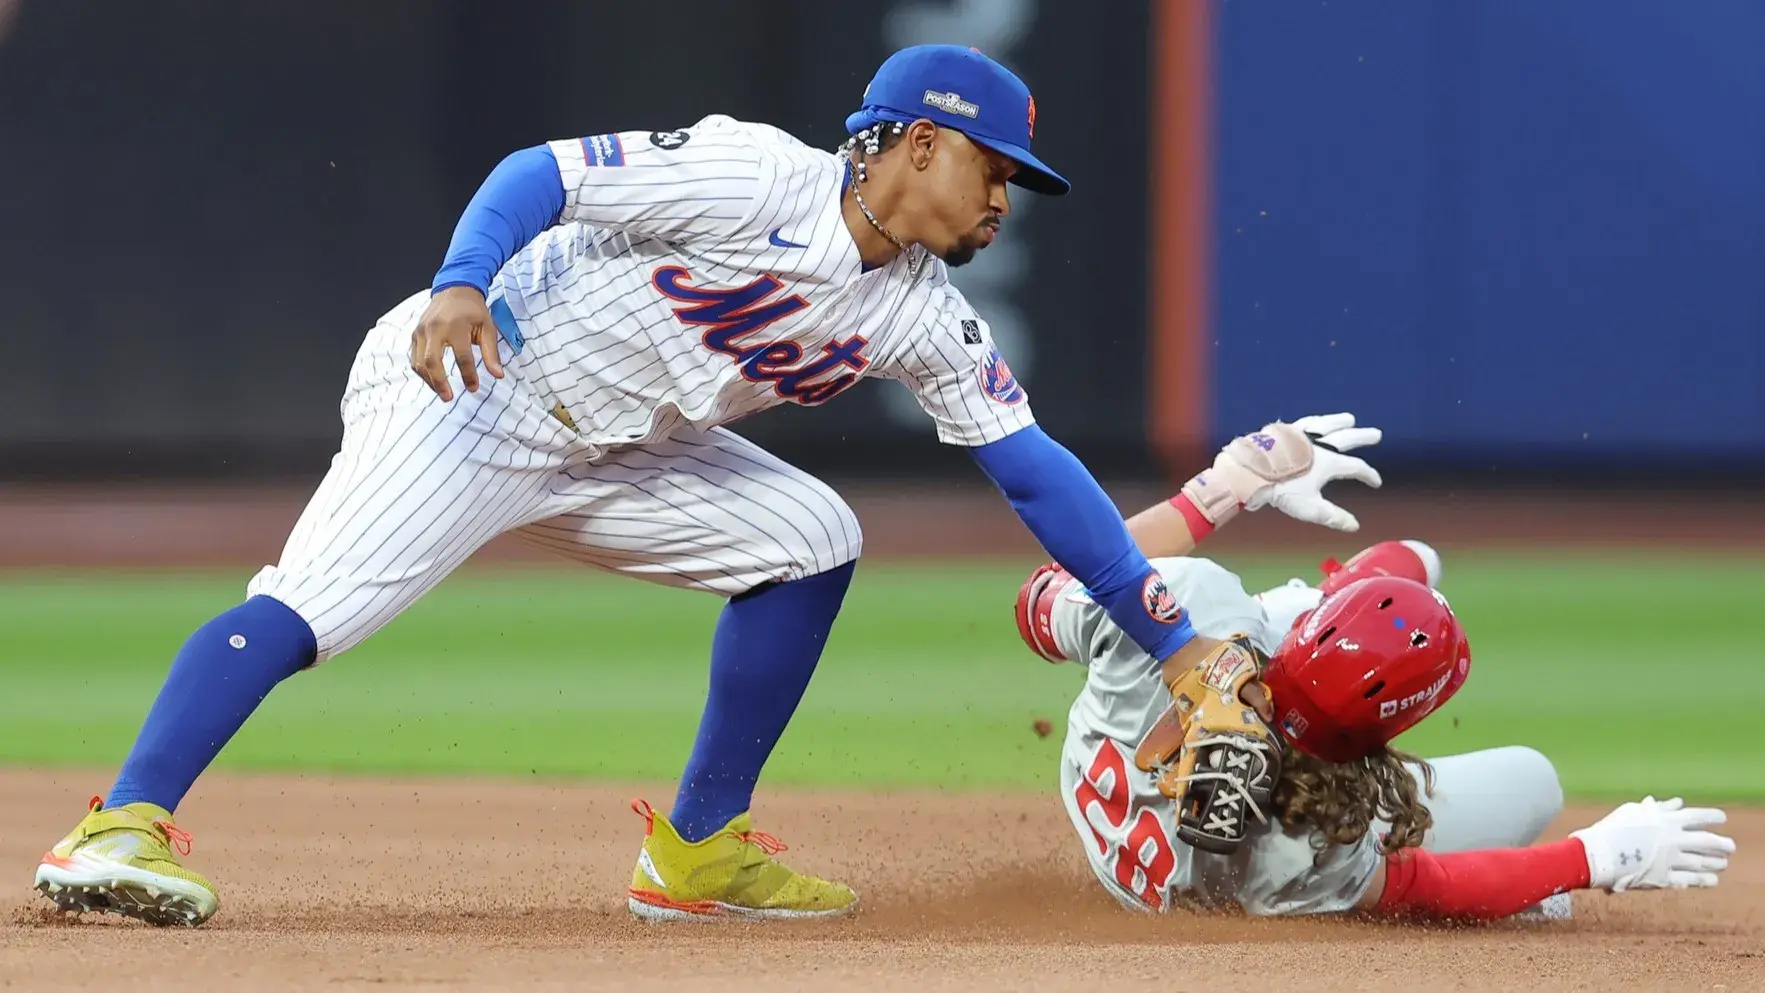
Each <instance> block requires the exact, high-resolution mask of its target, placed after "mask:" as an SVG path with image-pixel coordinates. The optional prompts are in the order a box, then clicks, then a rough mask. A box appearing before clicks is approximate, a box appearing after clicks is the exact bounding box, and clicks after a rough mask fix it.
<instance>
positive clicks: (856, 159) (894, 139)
mask: <svg viewBox="0 0 1765 993" xmlns="http://www.w3.org/2000/svg"><path fill="white" fill-rule="evenodd" d="M906 133H907V125H905V124H902V123H901V122H900V121H892V122H889V123H887V124H883V123H881V122H879V123H876V124H872V125H871V126H870V127H867V128H865V129H864V130H862V131H860V132H858V133H857V134H855V135H853V136H852V137H850V138H847V139H846V143H845V144H843V145H841V146H840V151H839V154H840V155H842V156H844V157H846V158H849V159H851V160H852V171H853V172H854V173H855V174H856V176H857V179H858V182H860V183H862V182H864V181H865V180H866V179H868V178H870V177H868V176H866V175H865V174H864V173H865V170H864V162H865V160H866V159H868V158H870V157H871V156H873V155H881V154H882V153H884V152H886V151H888V150H889V149H891V148H893V147H895V145H896V144H897V143H899V142H900V140H901V136H902V135H905V134H906Z"/></svg>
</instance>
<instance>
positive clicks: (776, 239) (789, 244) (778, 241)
mask: <svg viewBox="0 0 1765 993" xmlns="http://www.w3.org/2000/svg"><path fill="white" fill-rule="evenodd" d="M783 230H784V225H782V224H780V225H779V226H778V227H775V228H773V229H772V234H770V235H768V236H767V238H766V240H767V241H770V242H772V244H774V245H776V246H777V247H779V248H808V247H809V246H808V245H799V244H797V243H796V242H794V241H785V240H784V238H783V237H782V236H781V235H780V234H779V232H780V231H783Z"/></svg>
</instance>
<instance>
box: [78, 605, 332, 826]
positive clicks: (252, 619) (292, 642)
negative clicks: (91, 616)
mask: <svg viewBox="0 0 1765 993" xmlns="http://www.w3.org/2000/svg"><path fill="white" fill-rule="evenodd" d="M317 652H318V643H317V642H316V641H315V640H314V638H313V631H312V628H311V627H308V626H307V623H306V621H304V620H302V619H301V617H300V615H299V614H296V613H295V612H294V611H293V610H291V609H289V608H288V607H287V606H286V605H284V604H283V603H282V602H281V601H279V600H273V599H271V598H270V597H267V596H256V597H252V598H251V599H249V600H247V601H245V602H244V603H242V604H240V605H239V606H237V607H234V608H233V609H232V610H229V611H227V612H226V613H224V614H221V615H220V616H219V617H216V618H215V619H214V620H212V621H209V622H208V623H207V624H204V625H203V626H202V627H200V628H198V629H197V630H196V633H195V634H193V635H191V636H190V640H189V641H186V642H184V647H183V648H181V649H179V650H178V657H177V658H175V659H173V660H172V669H171V672H170V673H168V674H167V675H166V677H165V685H164V686H163V687H161V688H160V691H159V697H158V699H156V700H154V701H153V709H152V710H149V711H148V712H147V722H146V723H145V724H143V725H142V726H141V733H140V735H139V736H137V737H136V738H135V747H134V748H133V749H131V750H130V751H129V757H128V759H126V760H125V761H124V762H123V768H122V772H121V773H119V774H118V775H117V778H116V785H115V786H112V787H111V788H110V796H109V797H107V798H106V799H105V801H104V805H105V806H106V807H119V806H121V805H123V804H125V803H139V802H146V803H153V804H158V805H159V806H161V807H164V808H165V809H167V810H176V809H177V807H178V803H179V802H180V801H182V800H183V799H184V794H185V793H188V792H190V787H191V785H192V784H193V783H195V782H196V777H197V776H200V775H202V770H204V769H206V768H208V764H209V763H210V762H212V761H214V757H215V756H216V755H219V754H220V753H221V749H222V748H223V747H225V746H226V744H227V742H228V741H229V740H230V739H231V738H232V737H233V735H234V734H236V733H238V731H239V728H240V727H241V726H243V725H244V724H245V719H246V718H247V717H250V716H251V712H252V711H254V710H256V709H257V705H258V704H260V703H262V702H263V699H264V697H266V696H268V695H269V692H270V690H272V689H274V688H275V686H276V684H277V683H279V682H281V681H282V680H284V679H287V678H288V677H289V676H292V675H294V674H295V673H296V672H299V671H300V670H301V668H302V667H304V666H307V665H310V664H311V663H312V661H313V658H314V657H315V656H316V654H317Z"/></svg>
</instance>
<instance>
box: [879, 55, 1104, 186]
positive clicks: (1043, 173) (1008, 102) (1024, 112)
mask: <svg viewBox="0 0 1765 993" xmlns="http://www.w3.org/2000/svg"><path fill="white" fill-rule="evenodd" d="M922 117H923V118H925V119H926V120H928V121H931V122H932V123H933V124H936V125H938V126H939V127H945V128H950V129H951V130H953V131H960V132H962V133H963V134H965V135H967V136H968V138H969V140H970V141H973V142H974V143H976V144H978V145H985V146H986V147H988V148H990V149H992V150H993V151H995V152H998V153H999V154H1001V155H1004V156H1006V157H1007V158H1009V159H1011V160H1012V161H1013V162H1016V163H1017V172H1015V173H1013V174H1012V177H1011V181H1012V182H1013V183H1016V184H1017V185H1018V186H1021V187H1023V188H1024V189H1026V190H1031V191H1033V192H1036V193H1046V194H1048V195H1050V196H1060V195H1061V194H1063V193H1065V192H1067V191H1068V190H1070V189H1072V184H1071V183H1069V182H1067V181H1066V179H1065V177H1063V176H1061V175H1060V174H1059V173H1057V172H1055V171H1054V170H1053V169H1050V168H1048V166H1047V165H1046V164H1045V163H1043V162H1042V160H1041V159H1038V158H1036V157H1035V156H1034V155H1032V154H1030V136H1031V135H1033V134H1035V131H1036V100H1035V98H1034V97H1032V96H1030V88H1029V87H1028V86H1025V85H1024V82H1023V80H1021V79H1018V78H1017V76H1016V75H1015V74H1014V73H1013V72H1012V71H1011V70H1010V69H1007V68H1005V67H1004V66H1002V65H1000V64H999V63H997V62H994V61H993V60H992V59H989V58H987V57H986V56H985V55H982V54H981V53H980V52H979V51H978V50H977V49H973V48H964V47H963V46H961V45H915V46H913V47H912V48H903V49H901V50H900V51H898V52H896V53H895V54H893V55H891V56H889V58H888V61H886V62H884V63H883V64H882V67H881V68H879V69H877V71H876V75H875V76H874V77H872V78H871V80H870V85H869V86H867V87H865V88H864V107H863V108H862V109H861V110H859V111H858V112H857V113H855V114H853V115H851V116H850V117H848V118H846V133H847V134H857V133H858V132H860V131H862V130H864V129H865V128H868V127H871V126H873V125H876V124H880V123H883V122H885V121H887V122H898V123H901V124H911V123H912V122H914V121H917V120H919V119H920V118H922Z"/></svg>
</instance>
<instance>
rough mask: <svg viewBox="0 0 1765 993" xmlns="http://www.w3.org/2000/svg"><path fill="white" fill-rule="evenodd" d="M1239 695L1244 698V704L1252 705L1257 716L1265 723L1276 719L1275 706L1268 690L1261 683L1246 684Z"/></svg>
mask: <svg viewBox="0 0 1765 993" xmlns="http://www.w3.org/2000/svg"><path fill="white" fill-rule="evenodd" d="M1238 695H1239V696H1241V697H1243V698H1244V702H1245V703H1248V704H1250V706H1251V709H1253V710H1255V711H1256V714H1257V716H1258V717H1261V718H1262V719H1263V720H1264V721H1273V720H1274V719H1275V704H1274V702H1273V701H1271V700H1270V699H1269V693H1268V690H1266V689H1264V688H1263V685H1262V684H1261V683H1245V684H1244V688H1243V689H1242V690H1239V691H1238Z"/></svg>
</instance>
